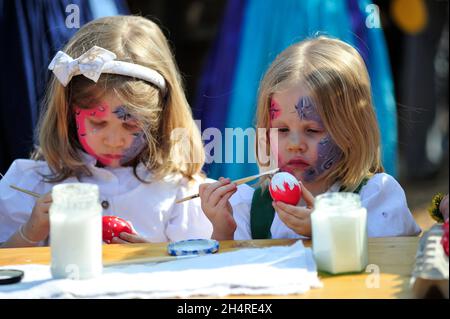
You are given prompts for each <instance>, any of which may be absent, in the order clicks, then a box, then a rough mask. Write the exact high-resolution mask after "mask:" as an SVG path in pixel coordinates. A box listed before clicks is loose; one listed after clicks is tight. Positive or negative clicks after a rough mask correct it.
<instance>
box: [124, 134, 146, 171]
mask: <svg viewBox="0 0 450 319" xmlns="http://www.w3.org/2000/svg"><path fill="white" fill-rule="evenodd" d="M133 135H134V139H133V143H132V144H131V146H130V147H129V148H127V149H126V150H125V152H124V153H123V158H121V159H120V164H121V165H123V164H125V163H127V162H129V161H131V160H133V159H134V158H135V157H136V156H138V155H139V153H140V152H142V150H143V149H144V148H145V145H146V143H147V141H146V139H145V134H144V132H139V133H133Z"/></svg>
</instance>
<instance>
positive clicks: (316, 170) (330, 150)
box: [303, 136, 342, 182]
mask: <svg viewBox="0 0 450 319" xmlns="http://www.w3.org/2000/svg"><path fill="white" fill-rule="evenodd" d="M341 156H342V151H341V150H340V149H339V147H338V146H337V145H336V144H335V143H334V141H333V140H332V139H331V137H330V136H326V137H325V138H323V139H321V140H320V141H319V143H318V145H317V160H316V163H315V165H314V166H313V167H310V168H309V169H308V170H306V171H305V173H304V174H303V178H304V180H305V181H306V182H312V181H314V180H315V179H316V178H317V177H319V176H320V175H322V174H323V173H324V172H326V171H328V170H329V169H330V168H331V167H332V166H333V164H334V163H336V162H337V161H339V160H340V158H341Z"/></svg>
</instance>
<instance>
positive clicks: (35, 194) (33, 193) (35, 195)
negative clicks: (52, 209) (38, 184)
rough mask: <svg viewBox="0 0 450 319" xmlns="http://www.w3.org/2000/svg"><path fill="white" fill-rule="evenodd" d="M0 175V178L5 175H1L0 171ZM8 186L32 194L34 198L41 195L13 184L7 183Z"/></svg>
mask: <svg viewBox="0 0 450 319" xmlns="http://www.w3.org/2000/svg"><path fill="white" fill-rule="evenodd" d="M0 176H1V177H2V178H3V177H5V176H3V174H2V173H0ZM9 187H11V188H13V189H15V190H18V191H19V192H22V193H25V194H28V195H31V196H34V197H36V198H40V197H41V195H40V194H38V193H35V192H32V191H28V190H26V189H23V188H20V187H17V186H14V185H9Z"/></svg>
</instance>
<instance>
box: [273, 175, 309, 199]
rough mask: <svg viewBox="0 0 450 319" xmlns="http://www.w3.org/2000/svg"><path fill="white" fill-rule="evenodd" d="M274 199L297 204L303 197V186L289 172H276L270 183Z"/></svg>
mask: <svg viewBox="0 0 450 319" xmlns="http://www.w3.org/2000/svg"><path fill="white" fill-rule="evenodd" d="M269 192H270V195H271V196H272V198H273V200H275V201H280V202H284V203H286V204H290V205H297V203H298V202H299V201H300V198H301V197H302V188H301V187H300V183H299V182H298V180H297V179H296V178H295V177H294V176H293V175H291V174H289V173H287V172H280V173H276V174H275V175H274V176H273V177H272V179H271V181H270V185H269Z"/></svg>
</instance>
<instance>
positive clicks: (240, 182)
mask: <svg viewBox="0 0 450 319" xmlns="http://www.w3.org/2000/svg"><path fill="white" fill-rule="evenodd" d="M279 170H280V169H279V168H276V169H273V170H271V171H267V172H264V173H261V174H257V175H252V176H248V177H244V178H241V179H237V180H235V181H232V182H231V183H235V184H236V185H241V184H244V183H247V182H250V181H252V180H254V179H257V178H258V177H261V176H264V175H270V174H275V173H276V172H278V171H279ZM197 197H200V194H195V195H191V196H188V197H184V198H182V199H179V200H177V201H176V203H177V204H179V203H182V202H185V201H187V200H191V199H194V198H197Z"/></svg>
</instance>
